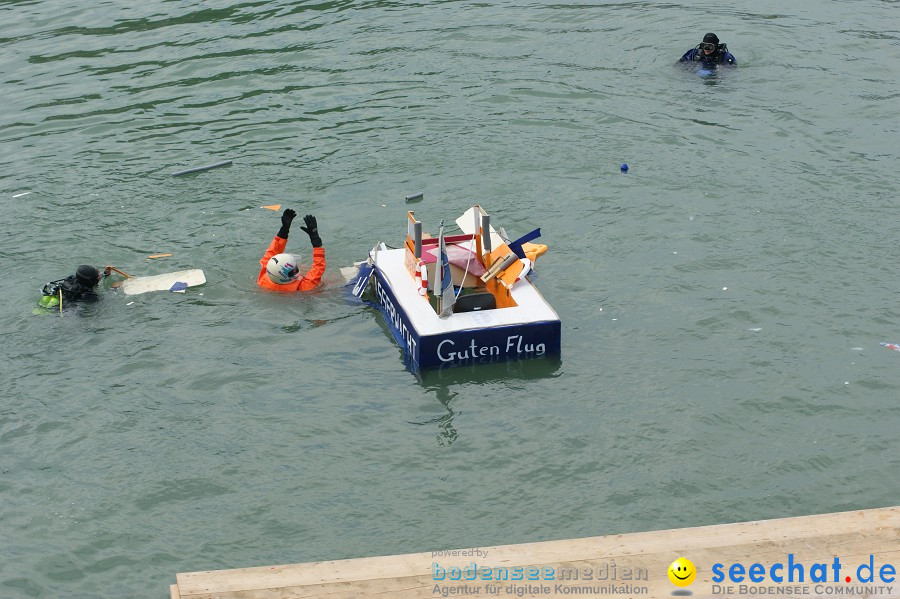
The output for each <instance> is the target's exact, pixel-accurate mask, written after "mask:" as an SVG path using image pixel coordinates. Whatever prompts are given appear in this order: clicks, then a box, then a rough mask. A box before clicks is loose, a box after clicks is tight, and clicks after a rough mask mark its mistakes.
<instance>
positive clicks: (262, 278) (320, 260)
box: [256, 235, 325, 291]
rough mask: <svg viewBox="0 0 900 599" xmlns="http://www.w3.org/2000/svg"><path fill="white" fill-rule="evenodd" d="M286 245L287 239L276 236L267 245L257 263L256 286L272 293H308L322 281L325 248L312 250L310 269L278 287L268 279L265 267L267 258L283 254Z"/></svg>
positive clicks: (267, 261)
mask: <svg viewBox="0 0 900 599" xmlns="http://www.w3.org/2000/svg"><path fill="white" fill-rule="evenodd" d="M286 245H287V239H283V238H281V237H279V236H278V235H276V236H275V239H273V240H272V243H270V244H269V249H267V250H266V253H265V255H264V256H263V257H262V260H260V261H259V265H260V266H261V267H262V269H260V271H259V276H258V277H257V278H256V284H257V285H259V286H260V287H265V288H266V289H271V290H272V291H309V290H310V289H313V288H315V287H316V286H317V285H318V284H319V283H320V282H321V281H322V275H324V274H325V248H313V265H312V268H310V269H309V271H308V272H307V273H306V274H305V275H303V276H302V277H300V278H299V279H297V280H296V281H291V282H290V283H285V284H284V285H279V284H277V283H273V282H272V279H270V278H269V275H268V274H266V265H267V264H268V263H269V258H271V257H272V256H274V255H276V254H281V253H283V252H284V246H286Z"/></svg>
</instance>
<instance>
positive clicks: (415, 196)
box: [405, 191, 425, 204]
mask: <svg viewBox="0 0 900 599" xmlns="http://www.w3.org/2000/svg"><path fill="white" fill-rule="evenodd" d="M424 197H425V194H424V193H423V192H421V191H420V192H419V193H414V194H412V195H409V196H406V198H405V199H406V201H407V203H409V204H412V203H414V202H421V201H422V198H424Z"/></svg>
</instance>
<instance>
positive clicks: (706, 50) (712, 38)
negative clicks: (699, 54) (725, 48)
mask: <svg viewBox="0 0 900 599" xmlns="http://www.w3.org/2000/svg"><path fill="white" fill-rule="evenodd" d="M718 49H719V36H717V35H716V34H715V33H707V34H706V35H704V36H703V41H702V42H700V50H702V51H703V54H704V55H706V56H710V55H711V54H715V52H716V50H718Z"/></svg>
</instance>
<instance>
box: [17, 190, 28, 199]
mask: <svg viewBox="0 0 900 599" xmlns="http://www.w3.org/2000/svg"><path fill="white" fill-rule="evenodd" d="M29 193H31V192H30V191H23V192H22V193H17V194H16V195H14V196H13V197H14V198H21V197H22V196H27V195H28V194H29Z"/></svg>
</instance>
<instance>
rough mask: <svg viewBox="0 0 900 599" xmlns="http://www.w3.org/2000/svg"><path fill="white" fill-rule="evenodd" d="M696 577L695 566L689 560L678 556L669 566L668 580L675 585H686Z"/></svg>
mask: <svg viewBox="0 0 900 599" xmlns="http://www.w3.org/2000/svg"><path fill="white" fill-rule="evenodd" d="M696 577H697V568H695V567H694V564H692V563H691V561H690V560H688V559H685V558H683V557H679V558H678V559H677V560H675V561H674V562H672V565H671V566H669V580H671V581H672V584H674V585H675V586H677V587H686V586H688V585H689V584H691V583H692V582H694V579H695V578H696Z"/></svg>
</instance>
